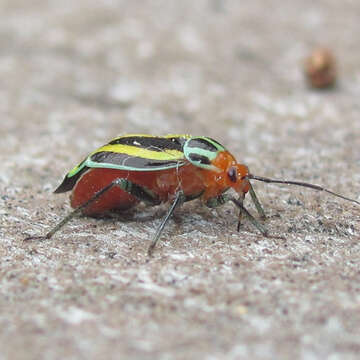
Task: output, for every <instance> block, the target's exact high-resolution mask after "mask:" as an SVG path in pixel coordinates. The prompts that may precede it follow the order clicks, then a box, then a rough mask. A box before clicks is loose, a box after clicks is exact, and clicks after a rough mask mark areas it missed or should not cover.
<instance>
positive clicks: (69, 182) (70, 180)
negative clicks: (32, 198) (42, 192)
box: [54, 166, 89, 194]
mask: <svg viewBox="0 0 360 360" xmlns="http://www.w3.org/2000/svg"><path fill="white" fill-rule="evenodd" d="M87 170H89V168H88V167H87V166H85V167H84V168H82V169H81V170H80V171H79V172H78V173H76V174H75V175H74V176H72V177H68V176H67V175H65V178H64V180H63V182H62V183H61V184H60V185H59V186H58V187H57V188H56V190H55V191H54V193H55V194H60V193H63V192H66V191H70V190H71V189H72V188H73V187H74V186H75V184H76V183H77V181H78V180H79V179H80V177H81V176H82V175H83V174H84V173H85V172H86V171H87Z"/></svg>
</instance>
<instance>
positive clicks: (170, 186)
mask: <svg viewBox="0 0 360 360" xmlns="http://www.w3.org/2000/svg"><path fill="white" fill-rule="evenodd" d="M117 178H124V179H127V180H130V181H131V182H133V183H135V184H137V185H140V186H143V187H146V188H147V189H149V190H150V191H152V192H153V193H154V194H155V195H157V197H158V198H159V199H160V201H161V202H165V201H167V200H168V199H170V198H172V197H173V196H174V195H175V194H176V192H178V191H179V190H182V191H184V194H185V195H187V196H191V195H196V194H199V193H200V192H202V191H203V190H204V182H203V176H202V172H201V171H200V170H199V168H198V167H195V166H194V165H192V164H187V165H184V166H182V167H180V168H173V169H168V170H159V171H128V170H116V169H104V168H92V169H90V170H88V171H87V172H86V173H85V174H84V175H82V176H81V178H80V179H79V180H78V181H77V183H76V184H75V186H74V188H73V190H72V194H71V206H72V207H73V208H77V207H78V206H80V205H82V204H83V203H84V202H86V201H87V200H89V199H90V198H92V197H93V196H94V195H95V194H96V193H97V192H98V191H100V190H101V189H103V188H104V187H105V186H107V185H109V184H110V183H111V182H112V181H114V180H115V179H117ZM138 202H139V201H138V199H136V198H135V197H134V196H132V195H130V194H128V193H127V192H125V191H123V190H122V189H120V188H119V187H116V186H114V187H113V188H111V189H110V190H108V191H107V192H106V193H104V194H103V195H101V197H100V198H99V199H98V200H96V201H95V202H94V203H93V204H91V205H89V206H88V207H87V208H86V209H85V210H84V213H85V214H87V215H100V214H102V213H104V212H106V211H109V210H115V209H120V210H126V209H129V208H131V207H132V206H134V205H136V204H137V203H138Z"/></svg>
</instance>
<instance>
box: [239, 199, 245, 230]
mask: <svg viewBox="0 0 360 360" xmlns="http://www.w3.org/2000/svg"><path fill="white" fill-rule="evenodd" d="M244 199H245V194H244V193H243V194H242V195H241V196H239V199H238V201H239V202H240V203H241V205H243V204H244ZM242 213H243V212H242V210H241V209H240V211H239V217H238V224H237V231H238V232H239V231H240V226H241V219H242Z"/></svg>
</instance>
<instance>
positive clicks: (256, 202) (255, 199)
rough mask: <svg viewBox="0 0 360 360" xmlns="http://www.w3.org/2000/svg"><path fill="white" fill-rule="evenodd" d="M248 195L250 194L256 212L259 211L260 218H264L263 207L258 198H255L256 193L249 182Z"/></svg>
mask: <svg viewBox="0 0 360 360" xmlns="http://www.w3.org/2000/svg"><path fill="white" fill-rule="evenodd" d="M249 192H250V196H251V200H252V201H253V203H254V205H255V207H256V210H257V212H258V213H259V215H260V218H261V219H262V220H265V219H266V215H265V211H264V209H263V208H262V206H261V204H260V201H259V199H258V198H257V196H256V194H255V191H254V188H253V187H252V185H251V184H250V190H249Z"/></svg>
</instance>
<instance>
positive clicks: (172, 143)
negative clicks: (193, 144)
mask: <svg viewBox="0 0 360 360" xmlns="http://www.w3.org/2000/svg"><path fill="white" fill-rule="evenodd" d="M185 141H186V139H185V138H183V137H171V138H162V137H155V136H154V137H144V136H125V137H119V138H117V139H114V140H112V141H110V142H109V145H130V146H135V147H139V148H142V149H147V150H153V151H164V150H178V151H182V149H183V145H184V143H185Z"/></svg>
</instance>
